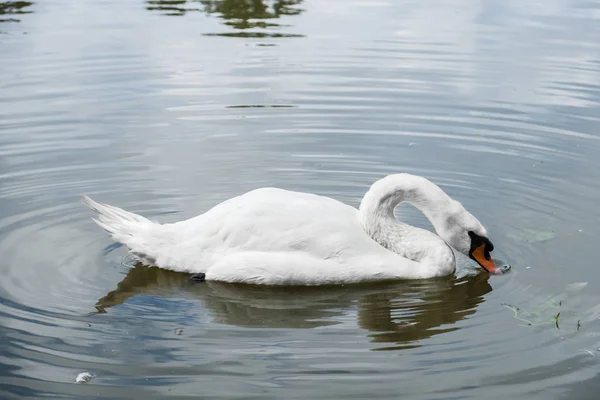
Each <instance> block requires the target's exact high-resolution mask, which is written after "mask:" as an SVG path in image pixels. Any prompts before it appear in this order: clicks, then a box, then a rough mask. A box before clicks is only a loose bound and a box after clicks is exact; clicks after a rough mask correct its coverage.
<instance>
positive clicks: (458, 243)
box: [438, 202, 502, 274]
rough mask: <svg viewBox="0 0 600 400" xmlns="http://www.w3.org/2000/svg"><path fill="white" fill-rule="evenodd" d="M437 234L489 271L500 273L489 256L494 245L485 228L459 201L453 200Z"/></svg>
mask: <svg viewBox="0 0 600 400" xmlns="http://www.w3.org/2000/svg"><path fill="white" fill-rule="evenodd" d="M438 234H439V235H440V237H441V238H442V239H444V241H446V243H448V244H449V245H450V246H452V247H453V248H455V249H456V250H458V251H459V252H461V253H462V254H464V255H466V256H468V257H469V258H471V259H472V260H474V261H476V262H477V264H479V266H481V268H483V269H485V270H486V271H488V272H489V273H491V274H501V273H502V271H501V270H500V269H499V268H497V267H496V263H495V262H494V260H493V259H492V257H491V256H490V252H491V251H492V250H494V245H493V244H492V242H490V239H489V238H488V234H487V231H486V229H485V228H484V227H483V225H481V223H480V222H479V221H478V220H477V218H475V217H474V216H473V215H471V213H469V212H468V211H467V210H466V209H465V208H464V207H463V206H462V204H460V203H459V202H455V204H454V206H453V207H452V211H451V212H449V213H448V214H447V218H446V221H445V223H444V224H443V228H442V229H441V230H440V231H438Z"/></svg>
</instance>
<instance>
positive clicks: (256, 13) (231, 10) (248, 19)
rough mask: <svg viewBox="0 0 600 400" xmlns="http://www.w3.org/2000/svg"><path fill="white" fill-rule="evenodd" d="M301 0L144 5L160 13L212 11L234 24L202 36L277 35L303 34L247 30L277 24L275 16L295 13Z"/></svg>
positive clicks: (183, 0)
mask: <svg viewBox="0 0 600 400" xmlns="http://www.w3.org/2000/svg"><path fill="white" fill-rule="evenodd" d="M302 1H303V0H275V1H264V0H217V1H214V0H195V1H188V0H148V1H147V2H146V4H147V5H146V9H147V10H149V11H158V12H160V13H162V14H164V15H170V16H184V15H186V14H187V13H189V12H194V11H201V12H205V13H207V14H216V15H218V16H219V17H220V18H221V19H223V20H224V21H225V25H228V26H230V27H232V28H234V29H235V30H236V31H235V32H224V33H209V34H205V36H226V37H246V38H264V37H270V38H280V37H301V36H303V35H299V34H291V33H281V32H265V31H248V29H268V28H279V27H281V26H283V25H281V24H280V23H278V22H275V20H277V19H279V18H281V17H282V16H291V15H299V14H300V13H302V11H303V10H302V9H301V8H299V7H298V5H299V4H301V3H302Z"/></svg>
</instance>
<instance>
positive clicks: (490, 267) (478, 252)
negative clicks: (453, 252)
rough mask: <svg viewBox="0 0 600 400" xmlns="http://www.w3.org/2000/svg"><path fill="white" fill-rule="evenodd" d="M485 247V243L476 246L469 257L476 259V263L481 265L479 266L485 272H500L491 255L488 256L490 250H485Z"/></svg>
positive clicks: (497, 273) (498, 273)
mask: <svg viewBox="0 0 600 400" xmlns="http://www.w3.org/2000/svg"><path fill="white" fill-rule="evenodd" d="M485 247H486V244H485V243H484V244H482V245H481V246H479V247H476V248H475V249H474V250H473V251H472V252H471V258H472V259H473V260H475V261H477V263H478V264H479V265H481V267H482V268H483V269H485V270H486V271H487V272H489V273H490V274H496V275H500V274H502V271H500V270H499V269H498V267H496V263H495V262H494V260H493V259H492V257H490V252H489V251H486V248H485Z"/></svg>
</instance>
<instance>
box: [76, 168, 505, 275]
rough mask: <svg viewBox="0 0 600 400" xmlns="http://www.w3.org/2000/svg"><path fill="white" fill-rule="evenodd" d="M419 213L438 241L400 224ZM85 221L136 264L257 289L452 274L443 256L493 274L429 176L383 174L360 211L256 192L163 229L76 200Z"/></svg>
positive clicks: (474, 237)
mask: <svg viewBox="0 0 600 400" xmlns="http://www.w3.org/2000/svg"><path fill="white" fill-rule="evenodd" d="M402 202H409V203H411V204H413V205H414V206H415V207H417V208H418V209H419V210H420V211H421V212H423V213H424V214H425V216H426V217H427V218H428V219H429V221H431V223H432V225H433V227H434V229H435V231H436V233H437V234H435V233H433V232H430V231H428V230H425V229H421V228H417V227H413V226H410V225H408V224H405V223H403V222H401V221H398V220H397V219H396V218H395V217H394V209H395V208H396V206H397V205H398V204H400V203H402ZM83 203H84V204H85V205H86V206H88V207H89V208H90V209H92V210H93V211H95V212H97V213H98V217H97V218H93V220H94V221H95V222H96V224H98V225H99V226H100V227H101V228H103V229H104V230H106V231H107V232H108V233H109V234H110V235H111V237H112V238H113V240H115V241H117V242H120V243H122V244H124V245H125V246H127V247H128V248H129V250H130V252H131V253H133V254H134V255H135V256H137V257H138V258H139V259H140V260H141V261H142V262H144V263H146V264H148V265H154V266H157V267H160V268H164V269H169V270H173V271H179V272H187V273H193V274H199V275H200V276H201V277H202V279H206V280H214V281H223V282H232V283H249V284H265V285H326V284H346V283H357V282H367V281H381V280H396V279H423V278H433V277H440V276H446V275H450V274H453V273H454V271H455V268H456V260H455V257H454V253H453V251H452V249H451V247H452V248H454V249H456V250H457V251H459V252H460V253H462V254H464V255H467V256H468V257H470V258H471V259H473V260H475V261H476V262H477V263H478V264H479V265H480V266H481V267H482V268H483V269H485V270H486V271H488V272H489V273H491V274H501V273H502V272H501V270H500V269H499V268H497V267H496V264H495V263H494V260H493V259H492V258H491V257H490V252H491V251H492V250H493V249H494V246H493V244H492V242H491V241H490V240H489V239H488V234H487V231H486V229H485V228H484V227H483V225H482V224H481V223H480V222H479V221H478V220H477V219H476V218H475V217H474V216H473V215H471V214H470V213H469V212H468V211H467V210H466V209H465V208H464V207H463V206H462V204H461V203H460V202H458V201H456V200H454V199H452V198H450V196H448V195H447V194H446V193H445V192H444V191H443V190H442V189H441V188H440V187H438V186H437V185H436V184H434V183H433V182H431V181H429V180H428V179H426V178H424V177H421V176H417V175H411V174H407V173H400V174H393V175H388V176H386V177H384V178H382V179H379V180H377V181H376V182H375V183H373V184H372V185H371V187H370V188H369V190H368V191H367V193H366V194H365V196H364V197H363V199H362V201H361V203H360V207H359V208H358V209H356V208H354V207H351V206H349V205H346V204H344V203H342V202H339V201H337V200H334V199H332V198H329V197H324V196H319V195H316V194H310V193H302V192H294V191H288V190H283V189H278V188H270V187H266V188H260V189H255V190H252V191H250V192H247V193H245V194H243V195H240V196H237V197H233V198H231V199H229V200H226V201H224V202H222V203H220V204H218V205H216V206H215V207H213V208H212V209H210V210H209V211H207V212H205V213H204V214H201V215H198V216H196V217H193V218H190V219H187V220H183V221H179V222H175V223H167V224H159V223H156V222H153V221H150V220H149V219H146V218H144V217H142V216H140V215H137V214H134V213H131V212H128V211H125V210H122V209H120V208H117V207H113V206H110V205H106V204H99V203H97V202H95V201H94V200H92V199H91V198H89V197H88V196H86V195H84V196H83Z"/></svg>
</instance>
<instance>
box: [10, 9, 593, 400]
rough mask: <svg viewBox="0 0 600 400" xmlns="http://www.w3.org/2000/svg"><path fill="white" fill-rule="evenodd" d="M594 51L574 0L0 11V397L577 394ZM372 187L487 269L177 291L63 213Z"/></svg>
mask: <svg viewBox="0 0 600 400" xmlns="http://www.w3.org/2000/svg"><path fill="white" fill-rule="evenodd" d="M599 37H600V1H598V0H550V1H546V0H544V1H541V0H538V1H534V0H532V1H516V0H512V1H500V0H490V1H485V2H481V1H474V0H449V1H428V2H423V1H414V0H413V1H341V0H328V1H325V0H322V1H313V0H311V1H302V0H278V1H275V2H272V1H270V2H264V1H261V0H223V1H210V0H206V1H185V0H170V1H160V0H151V1H147V2H143V1H141V0H138V1H117V0H101V1H90V0H81V1H66V0H47V1H43V2H42V1H39V2H35V3H32V2H25V1H17V2H10V1H9V2H7V1H0V273H1V277H2V278H1V280H0V338H1V339H0V398H2V399H27V398H57V399H81V398H85V399H141V398H143V399H148V400H150V399H162V398H173V399H183V398H196V397H202V398H223V399H225V398H227V399H232V398H244V399H250V398H255V399H270V398H285V399H316V398H319V399H324V398H331V399H340V398H357V399H366V398H373V399H374V398H382V399H392V398H411V399H481V398H486V399H506V398H515V399H524V398H527V399H554V398H568V399H592V398H596V396H597V393H598V390H600V376H599V371H600V363H599V361H600V336H599V333H600V320H599V317H600V291H599V288H600V274H599V273H598V255H597V251H598V248H597V246H598V238H599V237H600V226H599V225H598V221H600V209H599V208H598V199H599V198H600V185H599V182H600V45H599V42H598V38H599ZM396 172H411V173H415V174H420V175H424V176H427V177H428V178H430V179H431V180H433V181H435V182H436V183H438V184H439V185H440V186H441V187H442V188H444V189H445V190H446V191H447V192H448V193H449V194H450V195H451V196H453V197H454V198H456V199H458V200H460V201H461V202H463V204H464V205H465V206H466V208H467V209H468V210H470V211H471V212H472V213H473V214H474V215H475V216H477V217H478V218H479V219H480V220H481V221H482V222H483V224H484V225H485V226H486V227H487V228H488V231H489V232H490V237H491V239H492V241H493V242H494V244H495V247H496V251H495V252H494V255H495V256H496V257H498V258H500V259H502V260H505V261H507V262H509V263H510V264H512V266H513V269H512V271H511V272H510V273H509V274H506V275H504V276H494V277H488V276H487V275H486V274H484V273H480V272H479V270H477V269H475V268H474V267H472V266H469V265H462V267H461V268H460V269H459V270H458V272H457V275H456V276H455V277H448V278H444V279H436V280H429V281H415V282H397V283H388V284H378V285H356V286H345V287H344V286H340V287H329V288H286V289H281V288H265V287H258V288H257V287H246V286H236V285H225V284H216V283H205V284H197V283H194V282H191V281H190V280H189V276H188V275H185V274H179V273H172V272H166V271H162V270H158V269H156V268H151V269H148V268H146V267H144V266H140V265H136V264H135V261H134V260H133V259H132V258H131V257H130V256H128V255H127V251H126V249H125V248H124V247H122V246H119V245H116V244H114V243H113V242H112V241H111V240H110V238H109V237H108V236H107V235H106V234H105V233H104V232H102V231H101V230H100V229H99V228H98V227H96V226H95V225H94V224H93V222H92V221H91V219H90V218H91V216H92V215H91V213H90V212H89V210H87V209H85V208H84V207H83V206H82V205H81V204H80V203H79V200H80V194H81V193H86V194H89V195H91V196H92V197H94V198H95V199H97V200H99V201H102V202H107V203H110V204H114V205H117V206H119V207H123V208H126V209H129V210H131V211H134V212H138V213H140V214H143V215H145V216H147V217H149V218H152V219H154V220H157V221H161V222H174V221H177V220H180V219H184V218H188V217H191V216H194V215H197V214H199V213H202V212H204V211H206V210H207V209H208V208H210V207H211V206H213V205H215V204H217V203H218V202H220V201H223V200H225V199H227V198H229V197H231V196H234V195H237V194H240V193H243V192H245V191H247V190H250V189H253V188H257V187H260V186H266V185H269V186H279V187H283V188H287V189H293V190H302V191H309V192H314V193H319V194H323V195H328V196H331V197H334V198H336V199H338V200H341V201H344V202H346V203H348V204H351V205H353V206H358V204H359V202H360V199H361V197H362V195H363V194H364V192H365V191H366V190H367V188H368V186H369V185H370V183H372V182H373V181H374V180H375V179H377V178H380V177H382V176H384V175H386V174H390V173H396ZM399 215H401V217H402V218H404V219H405V220H406V221H407V222H409V223H411V224H414V225H418V226H422V227H427V226H429V224H428V222H427V221H426V219H425V218H424V217H423V216H422V215H421V214H419V213H418V212H416V211H415V210H414V209H413V208H410V207H402V208H401V210H399ZM517 308H518V309H517ZM558 313H560V314H558ZM85 371H87V372H90V373H92V374H94V375H95V377H94V378H93V379H92V380H91V381H89V382H88V383H85V384H75V377H76V376H77V375H78V374H79V373H81V372H85Z"/></svg>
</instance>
